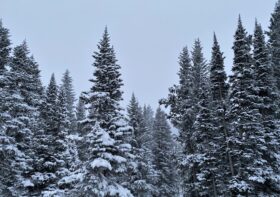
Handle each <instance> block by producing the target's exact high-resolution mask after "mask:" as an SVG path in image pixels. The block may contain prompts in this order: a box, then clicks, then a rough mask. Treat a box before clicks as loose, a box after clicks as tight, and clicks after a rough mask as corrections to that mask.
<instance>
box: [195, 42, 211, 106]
mask: <svg viewBox="0 0 280 197" xmlns="http://www.w3.org/2000/svg"><path fill="white" fill-rule="evenodd" d="M192 62H193V67H192V75H193V97H194V99H196V98H199V97H200V95H201V94H202V92H201V90H202V89H203V88H202V86H203V84H209V83H207V82H208V81H209V79H208V78H209V76H208V75H209V67H208V64H207V63H206V60H205V58H204V56H203V53H202V46H201V42H200V40H199V39H197V40H195V42H194V46H193V50H192ZM195 103H197V101H195Z"/></svg>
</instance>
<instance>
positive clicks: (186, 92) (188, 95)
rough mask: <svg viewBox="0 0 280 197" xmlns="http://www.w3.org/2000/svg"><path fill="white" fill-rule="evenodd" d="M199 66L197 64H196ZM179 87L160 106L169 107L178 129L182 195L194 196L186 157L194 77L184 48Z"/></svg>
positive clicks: (191, 148) (190, 150)
mask: <svg viewBox="0 0 280 197" xmlns="http://www.w3.org/2000/svg"><path fill="white" fill-rule="evenodd" d="M198 65H199V64H198ZM179 66H180V70H179V73H178V75H179V85H175V86H173V87H172V88H170V89H169V92H170V93H169V95H168V98H167V99H163V100H161V103H162V104H165V105H166V106H170V113H169V117H170V119H171V121H172V123H173V124H174V126H176V127H177V128H178V129H179V134H180V136H179V138H178V140H179V141H180V142H181V144H182V155H181V156H180V165H179V166H180V171H181V172H180V173H181V174H182V177H183V178H182V182H183V183H182V187H183V188H184V189H183V190H184V191H183V193H184V195H190V196H192V195H194V187H193V186H192V185H193V182H194V179H195V177H194V176H195V173H194V172H193V170H194V169H193V168H192V165H189V160H188V159H187V155H189V154H193V153H194V146H193V143H192V141H191V135H192V130H193V123H194V121H195V105H194V104H195V101H194V96H193V94H194V75H193V72H194V70H193V65H192V63H191V58H190V56H189V52H188V49H187V47H184V48H183V50H182V52H181V54H180V56H179Z"/></svg>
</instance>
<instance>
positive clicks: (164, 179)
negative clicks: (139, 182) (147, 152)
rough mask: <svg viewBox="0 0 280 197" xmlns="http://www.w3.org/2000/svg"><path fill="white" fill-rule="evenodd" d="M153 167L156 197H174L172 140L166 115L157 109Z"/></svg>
mask: <svg viewBox="0 0 280 197" xmlns="http://www.w3.org/2000/svg"><path fill="white" fill-rule="evenodd" d="M153 138H154V147H153V155H154V165H155V169H156V171H157V181H156V188H157V192H158V193H157V194H156V196H168V197H169V196H170V197H171V196H176V195H177V193H176V192H177V191H178V190H177V188H176V187H177V184H176V170H175V166H174V163H173V162H174V161H173V160H172V152H171V151H172V148H173V147H172V145H173V139H172V136H171V131H170V126H169V124H168V122H167V119H166V114H165V113H164V112H163V111H162V110H161V109H160V108H158V109H157V111H156V115H155V122H154V126H153Z"/></svg>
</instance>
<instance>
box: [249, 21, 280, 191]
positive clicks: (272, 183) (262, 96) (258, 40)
mask: <svg viewBox="0 0 280 197" xmlns="http://www.w3.org/2000/svg"><path fill="white" fill-rule="evenodd" d="M253 47H254V48H253V58H254V73H255V79H256V83H255V89H256V93H257V96H258V101H259V103H258V105H257V107H258V109H259V112H260V114H261V116H262V118H261V123H262V124H263V127H264V130H265V140H266V141H265V143H266V146H267V148H268V149H267V150H266V151H264V152H263V154H264V157H265V158H268V159H267V160H268V163H269V165H270V167H271V171H270V172H267V173H266V176H265V179H266V181H265V183H264V184H262V185H260V187H261V189H262V190H265V191H267V192H268V193H267V194H266V195H274V194H273V192H272V191H276V190H278V191H279V189H280V188H279V187H276V186H277V185H279V184H278V182H279V180H277V179H273V178H272V177H277V176H276V175H277V174H279V169H280V168H279V161H277V157H279V140H280V138H279V134H278V131H277V122H276V120H275V114H276V112H277V111H276V109H277V107H276V105H277V103H276V101H277V100H278V97H279V95H278V94H277V89H276V87H275V83H274V79H273V78H274V76H273V68H272V64H271V62H270V60H269V53H268V49H267V46H266V42H265V37H264V33H263V30H262V27H261V25H260V24H258V23H257V21H256V24H255V31H254V37H253ZM269 190H270V191H269Z"/></svg>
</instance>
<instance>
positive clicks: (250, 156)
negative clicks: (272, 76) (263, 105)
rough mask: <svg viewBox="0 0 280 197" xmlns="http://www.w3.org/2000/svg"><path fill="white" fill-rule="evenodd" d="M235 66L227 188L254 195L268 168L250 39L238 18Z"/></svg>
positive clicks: (230, 100) (232, 79) (231, 95)
mask: <svg viewBox="0 0 280 197" xmlns="http://www.w3.org/2000/svg"><path fill="white" fill-rule="evenodd" d="M234 39H235V40H234V46H233V50H234V65H233V68H232V72H233V75H232V76H231V78H230V82H231V87H230V94H229V110H228V120H229V144H230V153H231V155H232V157H233V158H232V159H233V161H234V162H233V170H234V171H233V174H234V175H233V176H232V177H231V180H230V185H229V189H230V191H231V193H232V195H237V196H238V195H239V196H255V195H257V186H258V185H259V184H263V183H264V182H265V176H266V174H267V173H269V171H270V167H269V166H268V162H267V161H266V160H265V158H264V157H263V151H264V150H267V146H266V144H265V143H264V141H265V136H264V132H265V131H264V128H263V126H262V124H261V114H260V113H259V111H258V109H257V102H258V97H257V96H256V91H255V89H254V85H255V81H254V77H255V76H254V72H253V69H252V68H253V66H252V57H251V54H250V39H249V37H248V35H247V33H246V30H245V29H244V27H243V26H242V22H241V19H240V17H239V20H238V27H237V30H236V32H235V36H234Z"/></svg>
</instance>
